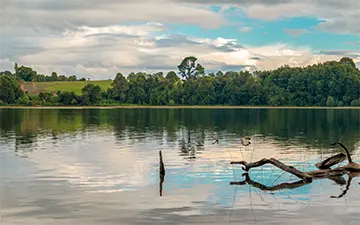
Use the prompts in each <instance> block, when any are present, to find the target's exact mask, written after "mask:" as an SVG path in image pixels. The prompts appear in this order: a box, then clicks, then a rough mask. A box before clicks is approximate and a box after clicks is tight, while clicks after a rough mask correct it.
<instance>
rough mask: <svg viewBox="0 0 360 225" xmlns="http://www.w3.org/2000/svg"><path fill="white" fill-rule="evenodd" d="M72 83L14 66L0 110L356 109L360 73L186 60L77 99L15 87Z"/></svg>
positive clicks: (331, 67) (333, 64) (342, 67)
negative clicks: (229, 67) (239, 67)
mask: <svg viewBox="0 0 360 225" xmlns="http://www.w3.org/2000/svg"><path fill="white" fill-rule="evenodd" d="M83 79H84V78H83ZM83 79H82V80H83ZM76 80H77V78H76V76H70V77H66V76H63V75H62V77H61V78H60V76H59V77H58V76H57V74H56V73H52V75H51V76H46V75H38V74H37V73H36V71H34V70H32V69H31V68H29V67H25V66H21V67H18V66H17V64H15V73H14V74H13V73H11V72H10V71H4V72H0V104H1V105H28V106H34V105H44V106H45V105H47V106H51V105H125V104H140V105H234V106H267V105H269V106H360V70H359V69H357V68H356V66H355V63H354V62H353V60H352V59H351V58H348V57H344V58H342V59H341V60H340V61H328V62H325V63H319V64H315V65H311V66H307V67H289V66H282V67H280V68H278V69H276V70H269V71H255V72H253V73H250V72H248V71H239V72H237V71H227V72H225V73H223V72H221V71H219V72H217V73H216V74H214V73H209V74H206V73H205V68H204V67H203V66H202V65H200V64H199V63H197V58H196V57H193V56H190V57H186V58H184V59H183V60H182V62H181V63H180V64H179V65H178V73H176V72H174V71H170V72H168V73H167V74H166V75H165V74H163V73H162V72H158V73H155V74H148V73H144V72H138V73H130V74H129V75H128V76H126V77H125V76H124V75H123V74H121V73H118V74H116V76H115V78H114V80H113V82H112V87H111V88H108V89H107V90H102V89H101V88H100V87H99V86H97V85H94V84H92V83H91V82H89V84H87V85H85V86H84V88H83V89H82V95H76V94H75V93H74V92H68V91H62V90H58V91H57V92H56V93H46V92H42V93H39V94H38V95H31V94H29V93H24V92H23V90H22V89H21V87H20V85H19V83H20V82H23V81H32V82H39V81H43V82H44V81H76Z"/></svg>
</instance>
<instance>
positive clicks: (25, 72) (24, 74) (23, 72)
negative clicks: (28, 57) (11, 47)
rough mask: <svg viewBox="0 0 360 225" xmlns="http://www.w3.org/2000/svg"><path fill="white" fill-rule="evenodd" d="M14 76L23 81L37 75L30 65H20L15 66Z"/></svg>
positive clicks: (31, 79) (30, 79)
mask: <svg viewBox="0 0 360 225" xmlns="http://www.w3.org/2000/svg"><path fill="white" fill-rule="evenodd" d="M16 67H17V64H16ZM16 76H18V77H19V78H20V79H22V80H24V81H33V79H34V78H35V77H36V76H37V73H36V71H34V70H33V69H32V68H30V67H26V66H21V67H19V68H16Z"/></svg>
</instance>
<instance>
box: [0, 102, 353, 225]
mask: <svg viewBox="0 0 360 225" xmlns="http://www.w3.org/2000/svg"><path fill="white" fill-rule="evenodd" d="M243 136H250V137H251V145H249V146H246V147H244V146H242V145H241V137H243ZM214 137H215V138H217V139H218V140H219V143H215V144H213V141H214ZM336 140H340V141H341V142H343V143H344V144H346V145H347V146H348V148H349V149H350V151H351V152H352V154H353V157H354V160H355V161H357V162H359V160H360V110H358V109H341V110H340V109H337V110H334V109H0V149H1V150H0V154H1V155H0V156H1V157H0V160H1V161H0V163H1V165H0V170H1V174H0V175H1V176H0V177H1V178H0V179H1V180H0V181H1V184H0V191H1V199H0V200H1V202H0V203H1V224H37V225H42V224H77V225H82V224H84V225H86V224H195V223H197V224H229V223H236V224H349V225H350V224H354V225H355V224H360V185H359V183H360V177H354V178H353V179H352V180H351V183H349V182H348V176H347V175H345V176H343V178H337V179H333V180H330V179H323V180H315V181H314V182H312V183H311V184H307V185H303V186H299V187H297V188H293V189H282V190H278V191H263V190H261V189H260V188H259V186H258V187H255V186H251V185H249V184H244V185H230V182H231V181H242V180H244V177H243V176H242V173H243V171H242V169H241V167H240V166H232V165H230V164H229V162H230V161H231V160H247V161H255V160H259V159H261V158H263V157H267V158H269V157H274V158H277V159H280V160H282V161H283V162H285V163H286V164H291V165H293V166H295V167H296V168H298V169H300V170H305V171H306V170H311V169H315V167H314V164H315V163H316V162H317V161H319V160H321V159H323V158H325V157H327V156H330V155H333V154H335V153H337V152H341V149H339V148H337V147H332V146H330V145H329V143H331V142H333V141H336ZM159 150H161V151H162V154H163V159H164V162H165V168H166V176H165V180H164V182H163V184H162V186H163V190H162V196H161V197H160V191H159V188H160V184H159V169H158V168H159V155H158V154H159V153H158V151H159ZM250 178H251V179H252V180H253V181H256V182H257V183H260V184H262V185H266V186H268V187H271V186H275V185H277V184H280V183H283V182H296V181H297V179H296V177H293V176H292V175H288V174H286V173H283V171H281V170H278V169H276V168H274V167H272V166H264V167H260V168H254V169H253V170H252V171H251V172H250ZM347 186H348V188H346V187H347ZM347 189H348V190H347ZM346 190H347V192H346V193H345V194H344V196H343V197H341V198H334V197H337V196H339V195H340V194H342V193H344V191H346ZM332 196H333V198H332Z"/></svg>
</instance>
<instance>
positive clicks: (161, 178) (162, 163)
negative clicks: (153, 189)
mask: <svg viewBox="0 0 360 225" xmlns="http://www.w3.org/2000/svg"><path fill="white" fill-rule="evenodd" d="M159 156H160V162H159V164H160V169H159V175H160V184H159V186H160V188H159V189H160V196H162V189H163V183H164V177H165V166H164V162H163V159H162V154H161V151H159Z"/></svg>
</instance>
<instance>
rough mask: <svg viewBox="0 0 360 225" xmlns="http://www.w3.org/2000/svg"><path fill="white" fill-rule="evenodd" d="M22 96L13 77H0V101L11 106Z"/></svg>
mask: <svg viewBox="0 0 360 225" xmlns="http://www.w3.org/2000/svg"><path fill="white" fill-rule="evenodd" d="M22 95H23V92H22V90H21V88H20V86H19V84H18V83H17V82H16V80H15V77H14V76H8V75H3V76H0V101H2V102H3V103H6V104H13V103H15V102H16V101H17V99H18V98H20V97H21V96H22Z"/></svg>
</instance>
